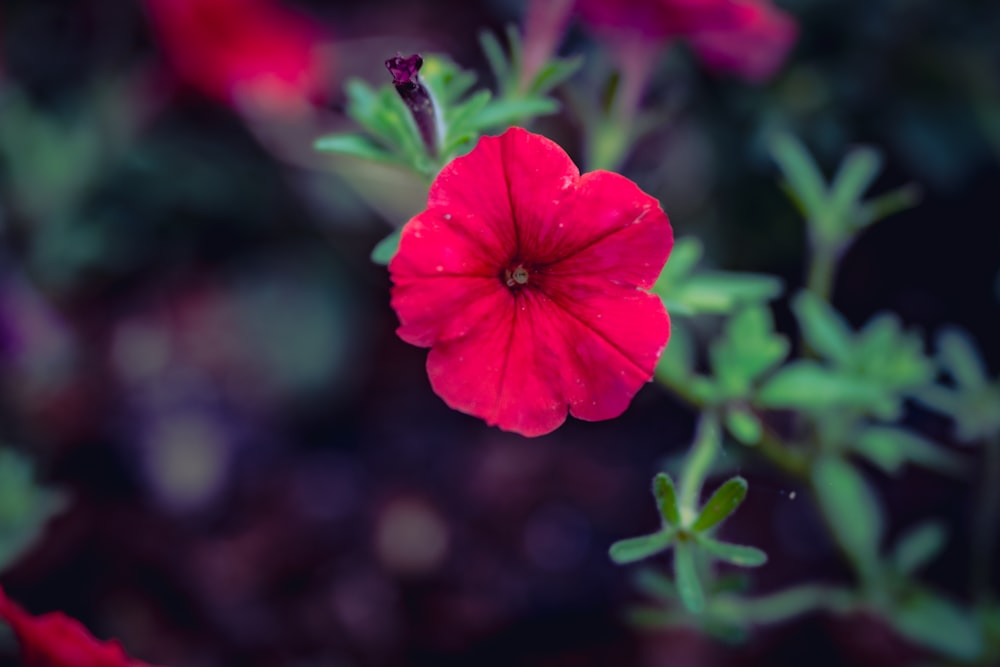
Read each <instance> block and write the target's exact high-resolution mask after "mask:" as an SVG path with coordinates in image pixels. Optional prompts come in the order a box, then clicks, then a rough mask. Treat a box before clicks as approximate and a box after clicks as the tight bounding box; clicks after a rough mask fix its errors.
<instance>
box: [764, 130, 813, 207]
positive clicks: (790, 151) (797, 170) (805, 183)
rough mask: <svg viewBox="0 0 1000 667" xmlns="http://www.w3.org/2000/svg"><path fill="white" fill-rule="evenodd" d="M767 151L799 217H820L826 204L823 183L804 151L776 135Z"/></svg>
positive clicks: (798, 144)
mask: <svg viewBox="0 0 1000 667" xmlns="http://www.w3.org/2000/svg"><path fill="white" fill-rule="evenodd" d="M770 150H771V155H772V157H773V158H774V160H775V162H777V163H778V167H779V168H780V169H781V172H782V174H784V176H785V180H786V181H787V183H788V186H789V188H791V191H792V193H793V194H794V195H795V197H796V199H797V200H798V202H799V203H800V204H801V206H802V208H803V209H804V210H803V213H805V214H806V215H807V216H808V217H810V218H814V217H817V216H819V215H822V212H823V211H824V209H826V203H827V190H826V182H825V180H824V178H823V175H822V174H821V173H820V170H819V167H817V166H816V162H815V161H814V160H813V158H812V156H811V155H810V154H809V151H807V150H806V147H805V146H803V145H802V143H801V142H800V141H799V140H798V139H796V138H795V137H793V136H792V135H790V134H786V133H777V134H775V135H774V136H773V137H771V141H770Z"/></svg>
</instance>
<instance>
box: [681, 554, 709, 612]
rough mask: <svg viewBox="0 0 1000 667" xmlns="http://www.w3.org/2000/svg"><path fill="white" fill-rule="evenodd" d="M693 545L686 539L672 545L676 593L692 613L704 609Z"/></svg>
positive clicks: (703, 597)
mask: <svg viewBox="0 0 1000 667" xmlns="http://www.w3.org/2000/svg"><path fill="white" fill-rule="evenodd" d="M695 555H696V554H695V549H694V545H693V544H692V543H691V542H689V541H686V540H678V541H677V544H676V545H674V578H675V579H676V580H677V594H678V595H680V598H681V602H682V603H683V604H684V607H685V608H686V609H687V610H688V611H689V612H691V613H692V614H700V613H702V612H703V611H704V610H705V591H704V590H703V589H702V586H701V581H700V580H699V579H698V567H697V564H696V562H695Z"/></svg>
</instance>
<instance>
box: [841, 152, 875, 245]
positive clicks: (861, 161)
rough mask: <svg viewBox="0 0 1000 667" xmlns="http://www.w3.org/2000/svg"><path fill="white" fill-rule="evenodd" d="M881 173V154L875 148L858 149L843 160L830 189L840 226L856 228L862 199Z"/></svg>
mask: <svg viewBox="0 0 1000 667" xmlns="http://www.w3.org/2000/svg"><path fill="white" fill-rule="evenodd" d="M881 170H882V154H881V153H879V151H877V150H875V149H874V148H870V147H865V146H863V147H859V148H855V149H853V150H851V151H850V152H849V153H848V154H847V155H846V156H845V157H844V161H843V162H841V163H840V169H839V170H838V171H837V175H836V176H835V177H834V179H833V183H832V184H831V186H830V207H831V208H832V209H833V215H834V216H836V217H837V218H838V220H839V221H840V222H841V224H843V225H845V226H856V225H857V221H856V220H855V215H856V212H857V210H858V208H859V204H860V203H861V199H862V197H863V196H864V193H865V192H866V191H867V190H868V188H869V187H871V184H872V182H873V181H874V180H875V178H876V177H877V176H878V173H879V172H880V171H881Z"/></svg>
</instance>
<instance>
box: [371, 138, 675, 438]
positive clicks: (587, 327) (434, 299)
mask: <svg viewBox="0 0 1000 667" xmlns="http://www.w3.org/2000/svg"><path fill="white" fill-rule="evenodd" d="M672 247H673V232H672V230H671V228H670V222H669V221H668V219H667V216H666V215H665V214H664V212H663V211H662V210H661V209H660V206H659V204H658V203H657V201H656V199H654V198H653V197H651V196H649V195H647V194H645V193H644V192H642V191H641V190H640V189H639V187H638V186H637V185H636V184H635V183H633V182H632V181H630V180H628V179H627V178H625V177H623V176H619V175H618V174H614V173H611V172H607V171H594V172H591V173H589V174H584V175H582V176H581V175H580V172H579V171H578V170H577V168H576V166H575V165H574V164H573V162H572V160H570V158H569V156H568V155H566V153H565V152H564V151H563V150H562V149H561V148H560V147H559V146H558V145H557V144H555V143H554V142H552V141H550V140H548V139H546V138H545V137H542V136H539V135H537V134H532V133H530V132H527V131H525V130H523V129H521V128H512V129H510V130H508V131H507V132H505V133H504V134H503V135H501V136H499V137H484V138H483V139H481V140H480V142H479V144H478V145H477V146H476V147H475V148H474V149H473V150H472V152H470V153H469V154H468V155H466V156H464V157H460V158H457V159H455V160H454V161H452V162H451V163H450V164H448V165H447V166H446V167H445V168H444V169H443V170H442V171H441V173H440V174H439V175H438V177H437V178H436V179H435V181H434V183H433V184H432V185H431V189H430V194H429V196H428V203H427V210H425V211H423V212H422V213H419V214H418V215H416V216H415V217H414V218H413V219H411V220H410V221H409V222H408V223H407V224H406V226H405V227H404V228H403V235H402V239H401V241H400V246H399V252H398V253H397V254H396V256H395V257H394V258H393V260H392V262H391V263H390V264H389V271H390V274H391V276H392V280H393V283H394V285H393V291H392V306H393V308H394V309H395V310H396V313H397V315H398V316H399V320H400V327H399V329H398V334H399V336H400V337H401V338H402V339H403V340H405V341H407V342H408V343H412V344H413V345H418V346H421V347H430V348H431V351H430V353H429V355H428V357H427V373H428V376H429V377H430V382H431V386H432V387H433V388H434V391H435V392H436V393H437V394H438V395H439V396H440V397H441V398H442V399H444V401H445V402H446V403H447V404H448V405H449V406H451V407H452V408H454V409H456V410H460V411H462V412H466V413H468V414H471V415H475V416H477V417H481V418H483V419H485V420H486V421H487V423H489V424H491V425H497V426H499V427H500V428H502V429H504V430H508V431H515V432H517V433H520V434H522V435H526V436H537V435H543V434H545V433H548V432H550V431H553V430H554V429H556V428H557V427H558V426H559V425H560V424H562V423H563V422H564V421H565V420H566V414H567V410H568V412H569V413H570V414H572V415H573V416H575V417H577V418H579V419H584V420H588V421H596V420H601V419H610V418H612V417H617V416H618V415H620V414H621V413H622V412H623V411H624V410H625V408H626V407H628V404H629V402H630V401H631V400H632V397H633V396H634V395H635V393H636V392H637V391H638V390H639V388H640V387H641V386H642V385H643V384H644V383H645V382H648V381H649V380H650V379H651V378H652V375H653V369H654V367H655V366H656V362H657V360H658V359H659V356H660V353H661V352H662V350H663V348H664V346H665V345H666V343H667V338H668V336H669V334H670V322H669V319H668V317H667V312H666V310H665V309H664V307H663V304H662V302H661V301H660V299H659V298H657V297H656V296H654V295H652V294H650V293H648V292H647V291H646V290H648V289H649V288H650V287H651V286H652V285H653V283H654V282H655V280H656V278H657V277H658V276H659V273H660V271H661V269H662V268H663V265H664V263H665V262H666V260H667V256H668V255H669V253H670V249H671V248H672Z"/></svg>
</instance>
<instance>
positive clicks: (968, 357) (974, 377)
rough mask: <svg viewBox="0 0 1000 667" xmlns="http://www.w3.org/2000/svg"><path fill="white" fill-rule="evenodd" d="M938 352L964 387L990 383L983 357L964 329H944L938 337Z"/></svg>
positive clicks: (972, 387) (946, 366)
mask: <svg viewBox="0 0 1000 667" xmlns="http://www.w3.org/2000/svg"><path fill="white" fill-rule="evenodd" d="M938 354H939V355H940V356H941V363H942V364H943V365H944V367H945V368H947V369H948V372H949V373H951V375H952V377H954V378H955V382H956V383H957V384H958V385H959V386H960V387H962V388H963V389H978V388H981V387H984V386H986V385H987V384H988V383H989V379H988V378H987V376H986V369H985V368H984V366H983V359H982V357H981V356H979V351H978V350H977V349H976V345H975V343H973V342H972V339H971V338H970V337H969V335H968V334H967V333H965V332H964V331H961V330H959V329H954V328H949V329H945V330H944V331H942V332H941V335H940V336H939V337H938Z"/></svg>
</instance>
